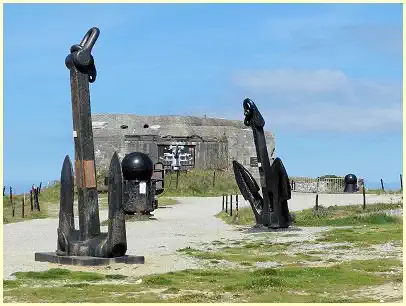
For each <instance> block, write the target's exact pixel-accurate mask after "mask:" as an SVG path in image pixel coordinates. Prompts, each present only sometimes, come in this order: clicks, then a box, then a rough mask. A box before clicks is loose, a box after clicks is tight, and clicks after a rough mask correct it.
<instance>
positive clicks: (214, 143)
mask: <svg viewBox="0 0 406 306" xmlns="http://www.w3.org/2000/svg"><path fill="white" fill-rule="evenodd" d="M92 121H93V134H94V142H95V155H96V165H97V167H100V169H101V168H104V169H106V168H107V165H108V163H109V162H110V159H111V156H112V154H113V152H114V151H117V152H118V154H119V156H120V158H123V157H124V155H125V154H127V153H130V152H133V151H139V152H143V153H148V154H149V155H150V157H151V158H152V160H153V161H154V162H157V161H158V145H170V144H177V143H178V144H185V145H194V146H195V155H196V156H195V165H196V168H203V169H217V168H220V169H224V168H231V163H232V161H233V160H237V161H238V162H239V163H241V164H242V165H244V167H246V168H247V169H248V170H249V171H251V172H252V173H253V175H254V176H255V177H257V172H258V169H257V168H255V167H254V168H251V167H250V166H249V165H250V157H251V156H256V151H255V144H254V139H253V135H252V130H251V129H250V128H247V127H246V126H245V125H244V123H243V120H225V119H216V118H201V117H192V116H138V115H129V114H94V115H92ZM121 126H127V128H125V129H122V128H121ZM144 126H145V127H144ZM146 126H148V127H146ZM265 127H266V126H265ZM265 136H266V141H267V147H268V152H269V155H270V158H271V153H272V152H273V150H274V148H275V140H274V136H273V134H272V133H270V132H265Z"/></svg>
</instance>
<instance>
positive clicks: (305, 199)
mask: <svg viewBox="0 0 406 306" xmlns="http://www.w3.org/2000/svg"><path fill="white" fill-rule="evenodd" d="M176 199H177V200H178V201H179V202H180V203H179V204H177V205H173V206H167V207H162V208H160V209H158V210H156V211H155V212H154V217H155V220H149V221H140V222H128V223H127V224H126V229H127V245H128V250H127V254H128V255H143V256H145V264H143V265H124V264H115V265H112V266H109V267H99V268H84V267H70V268H71V269H75V270H76V269H80V270H96V271H97V270H104V271H106V268H107V269H110V270H111V271H112V272H114V273H119V274H126V275H136V276H138V275H145V274H151V273H164V272H168V271H176V270H182V269H186V268H194V267H198V266H199V263H198V262H197V261H196V260H194V259H193V258H190V257H186V256H182V255H179V253H176V250H177V249H179V248H184V247H199V246H202V245H203V244H205V243H210V242H211V241H214V240H221V239H228V240H230V239H245V238H250V236H252V235H250V233H249V232H247V231H236V230H235V228H233V227H232V226H230V225H227V224H225V223H223V222H222V221H221V220H220V219H218V218H216V217H214V215H215V214H217V213H218V212H219V211H220V210H221V205H222V198H221V197H209V198H192V197H190V198H176ZM399 199H400V196H390V195H367V205H368V203H369V204H371V203H376V202H386V203H390V202H396V201H398V200H399ZM314 201H315V195H314V194H298V193H294V194H293V195H292V199H291V200H290V201H289V208H290V210H292V211H295V210H301V209H304V208H311V207H313V206H314V203H315V202H314ZM234 203H235V200H234ZM361 203H362V195H359V194H347V195H342V194H340V195H320V196H319V205H323V206H329V205H348V204H361ZM234 205H235V204H234ZM247 205H248V203H246V202H245V201H243V199H242V197H241V196H240V207H243V206H247ZM106 219H107V211H106V210H102V211H101V212H100V221H103V220H106ZM75 224H76V227H78V220H77V219H76V222H75ZM57 226H58V220H57V219H40V220H30V221H25V222H19V223H13V224H5V225H4V261H3V262H4V269H3V279H8V278H11V277H12V276H11V274H12V273H14V272H17V271H41V270H47V269H49V268H52V267H58V265H55V264H48V263H41V262H36V261H34V253H35V252H53V251H55V250H56V241H57V235H56V229H57ZM290 230H292V231H297V232H298V233H300V239H302V241H303V240H306V237H304V236H308V235H312V233H314V231H320V230H323V229H322V228H320V229H314V228H313V229H312V228H307V229H306V228H303V229H294V228H292V229H290ZM102 231H104V232H105V231H107V227H102Z"/></svg>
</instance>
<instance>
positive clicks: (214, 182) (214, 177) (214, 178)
mask: <svg viewBox="0 0 406 306" xmlns="http://www.w3.org/2000/svg"><path fill="white" fill-rule="evenodd" d="M215 185H216V170H214V173H213V188H214V186H215Z"/></svg>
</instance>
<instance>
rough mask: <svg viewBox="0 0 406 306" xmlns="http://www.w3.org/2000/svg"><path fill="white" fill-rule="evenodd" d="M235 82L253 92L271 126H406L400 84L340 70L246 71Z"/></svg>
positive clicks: (312, 128)
mask: <svg viewBox="0 0 406 306" xmlns="http://www.w3.org/2000/svg"><path fill="white" fill-rule="evenodd" d="M234 84H235V85H236V86H237V87H238V90H241V91H242V92H244V95H245V96H249V97H251V98H252V99H253V100H254V101H255V102H256V104H257V105H258V107H259V110H260V111H261V113H263V115H264V117H265V119H266V121H267V125H268V129H269V128H271V129H272V128H275V127H278V128H279V127H280V128H283V129H289V130H296V131H324V132H326V131H329V132H331V131H336V132H350V131H352V132H372V131H389V130H390V131H393V130H398V131H401V125H402V105H401V101H402V99H401V94H402V92H401V84H400V83H399V84H396V83H379V82H372V81H364V80H353V79H350V78H348V77H347V76H346V75H345V74H344V73H343V72H342V71H339V70H313V71H312V70H307V71H306V70H295V69H279V70H262V71H243V72H240V73H238V74H237V75H236V76H235V77H234Z"/></svg>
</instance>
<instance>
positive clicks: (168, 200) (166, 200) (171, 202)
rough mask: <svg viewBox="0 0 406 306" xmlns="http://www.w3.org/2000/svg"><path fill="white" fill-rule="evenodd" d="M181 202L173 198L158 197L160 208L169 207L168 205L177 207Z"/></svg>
mask: <svg viewBox="0 0 406 306" xmlns="http://www.w3.org/2000/svg"><path fill="white" fill-rule="evenodd" d="M178 203H179V202H178V201H177V200H175V199H172V198H167V197H158V208H159V206H168V205H176V204H178Z"/></svg>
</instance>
